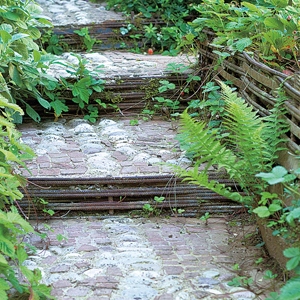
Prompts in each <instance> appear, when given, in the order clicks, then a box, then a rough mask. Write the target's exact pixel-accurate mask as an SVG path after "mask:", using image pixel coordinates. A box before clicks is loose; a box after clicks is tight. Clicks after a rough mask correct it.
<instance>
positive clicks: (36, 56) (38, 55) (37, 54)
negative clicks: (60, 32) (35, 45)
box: [33, 50, 42, 62]
mask: <svg viewBox="0 0 300 300" xmlns="http://www.w3.org/2000/svg"><path fill="white" fill-rule="evenodd" d="M41 57H42V56H41V53H40V52H39V51H37V50H33V58H34V61H35V62H38V61H40V60H41Z"/></svg>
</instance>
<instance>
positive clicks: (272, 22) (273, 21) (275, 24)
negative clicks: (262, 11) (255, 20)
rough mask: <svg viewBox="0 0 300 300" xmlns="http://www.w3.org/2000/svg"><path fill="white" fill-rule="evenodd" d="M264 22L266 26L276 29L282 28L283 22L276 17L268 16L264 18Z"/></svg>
mask: <svg viewBox="0 0 300 300" xmlns="http://www.w3.org/2000/svg"><path fill="white" fill-rule="evenodd" d="M264 23H265V25H266V26H267V27H270V28H272V29H278V30H283V29H284V25H283V23H282V22H281V21H280V20H279V19H278V18H274V17H268V18H266V19H265V21H264Z"/></svg>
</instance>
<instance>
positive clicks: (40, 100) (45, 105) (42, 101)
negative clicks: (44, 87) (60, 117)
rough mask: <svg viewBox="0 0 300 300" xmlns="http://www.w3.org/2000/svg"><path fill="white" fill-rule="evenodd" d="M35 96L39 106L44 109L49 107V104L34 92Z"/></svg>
mask: <svg viewBox="0 0 300 300" xmlns="http://www.w3.org/2000/svg"><path fill="white" fill-rule="evenodd" d="M36 98H37V100H38V102H39V103H40V104H41V106H43V107H44V108H46V109H50V108H51V104H50V103H49V102H48V101H47V100H45V99H44V98H42V97H41V96H40V95H38V94H36Z"/></svg>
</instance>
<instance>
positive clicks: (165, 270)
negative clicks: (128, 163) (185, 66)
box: [26, 217, 260, 300]
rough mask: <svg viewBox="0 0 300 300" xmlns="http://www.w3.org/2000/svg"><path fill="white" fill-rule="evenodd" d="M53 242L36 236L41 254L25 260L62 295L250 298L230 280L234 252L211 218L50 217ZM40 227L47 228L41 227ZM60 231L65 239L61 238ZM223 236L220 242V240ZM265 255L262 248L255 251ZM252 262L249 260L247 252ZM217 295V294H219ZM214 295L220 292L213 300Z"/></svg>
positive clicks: (127, 299)
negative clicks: (58, 235)
mask: <svg viewBox="0 0 300 300" xmlns="http://www.w3.org/2000/svg"><path fill="white" fill-rule="evenodd" d="M47 225H49V226H51V228H52V230H54V233H53V232H51V231H49V232H48V234H49V238H50V240H49V241H48V242H47V241H44V242H41V241H40V240H37V239H36V238H35V239H33V240H32V244H33V245H35V246H36V247H37V248H38V251H37V253H35V254H32V255H30V256H29V260H28V261H26V265H27V266H28V267H29V268H31V269H34V268H36V267H38V268H39V269H40V270H41V271H42V274H43V282H44V283H45V284H47V285H52V287H53V290H52V295H53V296H56V297H57V299H61V300H65V299H88V300H92V299H97V300H98V299H103V300H104V299H112V300H121V299H122V300H131V299H143V300H144V299H151V300H161V299H174V300H175V299H176V300H180V299H182V300H194V299H206V300H208V299H244V300H247V299H253V298H254V295H253V294H251V293H249V292H245V291H244V292H243V291H242V292H240V293H239V296H238V297H236V296H235V294H232V295H230V296H226V295H224V294H225V293H227V292H232V291H235V289H236V288H232V287H230V286H228V285H227V284H226V282H228V281H229V280H230V279H232V278H233V277H234V276H235V275H234V274H233V273H232V272H230V271H229V270H230V268H231V267H232V266H233V263H234V257H233V255H232V254H231V253H228V252H226V247H227V244H228V239H229V238H231V235H230V234H229V233H228V230H227V225H226V223H225V221H224V219H222V218H211V219H210V220H209V224H208V226H205V225H204V223H201V222H200V221H199V220H197V219H193V218H179V219H177V218H171V219H169V220H168V219H159V218H156V219H143V218H139V219H129V218H127V217H114V218H108V219H104V220H100V219H97V218H95V217H94V218H92V217H90V218H83V219H80V218H78V219H74V220H72V219H70V220H51V221H47ZM41 230H42V231H44V229H42V228H41ZM56 234H62V235H64V236H65V237H66V238H67V239H68V240H63V241H61V242H59V241H57V239H56ZM216 236H218V237H219V238H218V239H216V238H215V237H216ZM253 251H254V252H253V253H252V256H253V259H254V256H255V255H260V250H258V249H256V250H253ZM248 259H249V257H248ZM217 295H219V296H217ZM216 296H217V297H216Z"/></svg>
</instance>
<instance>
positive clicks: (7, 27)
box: [0, 23, 13, 33]
mask: <svg viewBox="0 0 300 300" xmlns="http://www.w3.org/2000/svg"><path fill="white" fill-rule="evenodd" d="M0 30H4V31H6V32H8V33H12V32H13V28H12V26H11V25H10V24H5V23H4V24H1V25H0Z"/></svg>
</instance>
